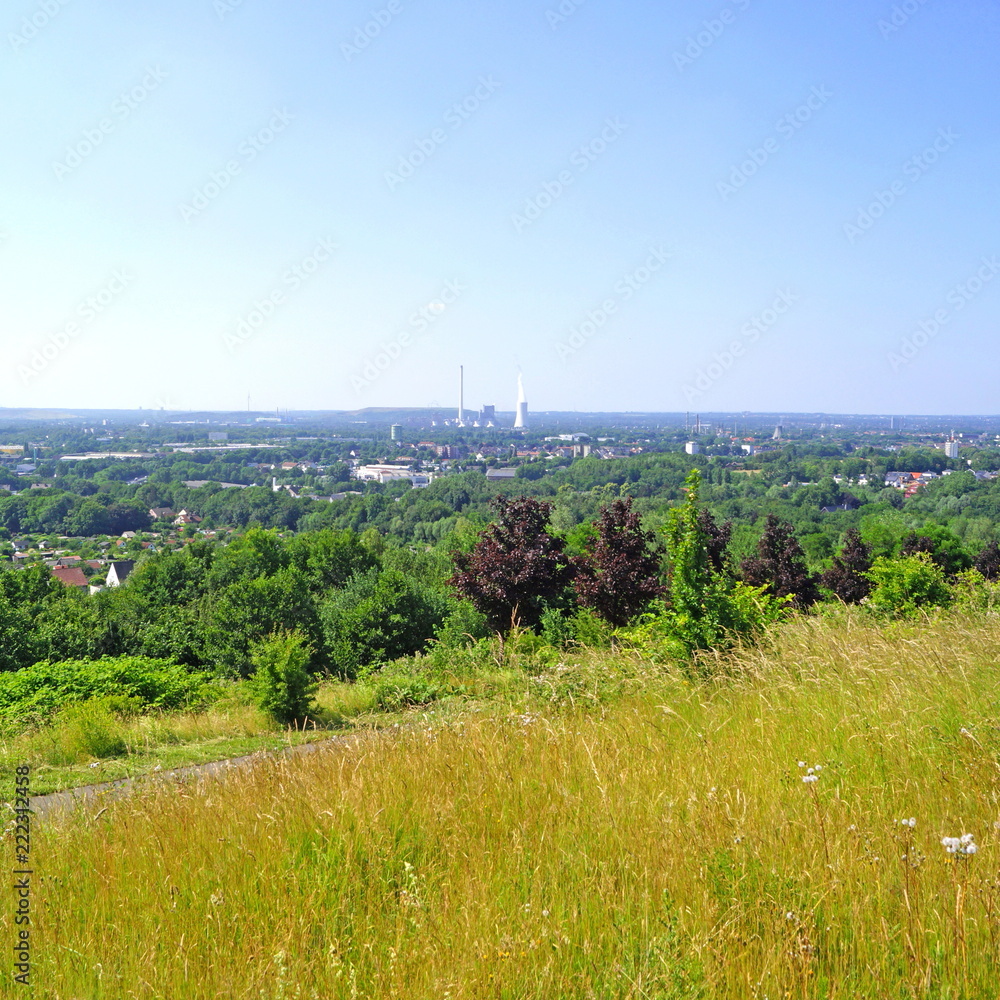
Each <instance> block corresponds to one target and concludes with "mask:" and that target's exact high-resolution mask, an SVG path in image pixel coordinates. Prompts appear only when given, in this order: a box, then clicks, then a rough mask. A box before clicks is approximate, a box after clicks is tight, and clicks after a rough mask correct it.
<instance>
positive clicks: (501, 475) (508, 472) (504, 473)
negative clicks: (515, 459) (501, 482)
mask: <svg viewBox="0 0 1000 1000" xmlns="http://www.w3.org/2000/svg"><path fill="white" fill-rule="evenodd" d="M516 475H517V469H487V470H486V479H487V481H490V480H497V479H513V478H514V477H515V476H516Z"/></svg>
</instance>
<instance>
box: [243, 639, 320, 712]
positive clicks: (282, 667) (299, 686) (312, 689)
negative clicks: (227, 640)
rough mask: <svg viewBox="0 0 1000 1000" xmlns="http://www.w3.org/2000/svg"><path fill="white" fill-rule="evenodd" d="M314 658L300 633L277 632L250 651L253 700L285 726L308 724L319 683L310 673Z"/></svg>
mask: <svg viewBox="0 0 1000 1000" xmlns="http://www.w3.org/2000/svg"><path fill="white" fill-rule="evenodd" d="M312 655H313V651H312V649H311V647H310V646H309V645H308V642H307V640H306V637H305V636H304V635H303V634H302V633H301V632H276V633H274V634H273V635H270V636H268V637H267V638H266V639H264V640H263V641H262V642H260V643H258V644H257V646H256V647H255V648H253V649H252V650H251V654H250V656H251V662H252V663H253V665H254V674H253V676H252V677H251V678H250V688H251V690H252V692H253V694H254V700H255V702H256V703H257V705H258V706H259V707H260V708H262V709H263V710H264V711H265V712H267V713H268V714H269V715H270V716H272V718H274V719H275V720H276V721H277V722H279V723H280V724H281V725H283V726H287V725H290V724H291V723H293V722H296V723H297V722H301V721H305V719H306V718H307V717H308V715H309V713H310V712H312V711H313V695H314V694H315V693H316V688H317V684H316V681H315V680H314V679H313V676H312V674H311V673H310V672H309V665H310V663H311V661H312Z"/></svg>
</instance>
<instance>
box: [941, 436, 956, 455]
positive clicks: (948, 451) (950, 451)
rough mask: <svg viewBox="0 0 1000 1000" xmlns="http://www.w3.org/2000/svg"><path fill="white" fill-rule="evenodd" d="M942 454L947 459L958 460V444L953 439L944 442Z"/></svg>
mask: <svg viewBox="0 0 1000 1000" xmlns="http://www.w3.org/2000/svg"><path fill="white" fill-rule="evenodd" d="M944 453H945V456H946V457H947V458H958V442H957V441H956V440H955V439H954V438H949V439H948V440H947V441H945V443H944Z"/></svg>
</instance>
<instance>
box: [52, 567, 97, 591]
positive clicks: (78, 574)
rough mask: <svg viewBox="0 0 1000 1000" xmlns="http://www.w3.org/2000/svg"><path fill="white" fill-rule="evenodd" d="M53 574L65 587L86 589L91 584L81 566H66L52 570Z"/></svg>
mask: <svg viewBox="0 0 1000 1000" xmlns="http://www.w3.org/2000/svg"><path fill="white" fill-rule="evenodd" d="M52 575H53V576H54V577H55V578H56V579H57V580H58V581H59V582H60V583H61V584H63V586H65V587H79V588H81V589H85V588H86V587H87V586H89V584H88V583H87V578H86V577H85V576H84V575H83V570H82V569H80V567H79V566H65V567H59V568H56V569H54V570H52Z"/></svg>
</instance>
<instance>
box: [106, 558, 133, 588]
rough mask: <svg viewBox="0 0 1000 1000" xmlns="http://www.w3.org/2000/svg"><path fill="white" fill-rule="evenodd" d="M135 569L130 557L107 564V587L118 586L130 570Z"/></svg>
mask: <svg viewBox="0 0 1000 1000" xmlns="http://www.w3.org/2000/svg"><path fill="white" fill-rule="evenodd" d="M133 569H135V562H134V561H133V560H132V559H118V560H116V561H115V562H113V563H111V564H110V565H109V566H108V581H107V586H109V587H120V586H121V585H122V584H123V583H124V582H125V581H126V580H127V579H128V576H129V574H130V573H131V572H132V570H133Z"/></svg>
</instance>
